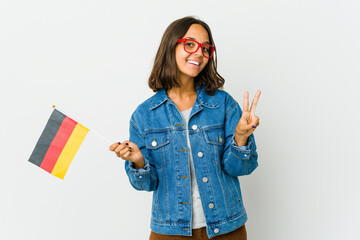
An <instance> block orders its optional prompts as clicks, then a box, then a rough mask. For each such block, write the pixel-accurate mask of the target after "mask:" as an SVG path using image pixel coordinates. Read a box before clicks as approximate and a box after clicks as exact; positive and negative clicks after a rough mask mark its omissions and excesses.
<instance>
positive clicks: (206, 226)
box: [110, 17, 260, 240]
mask: <svg viewBox="0 0 360 240" xmlns="http://www.w3.org/2000/svg"><path fill="white" fill-rule="evenodd" d="M214 52H215V44H214V41H213V38H212V34H211V31H210V28H209V27H208V25H207V24H206V23H204V22H203V21H201V20H198V19H195V18H192V17H185V18H182V19H178V20H176V21H174V22H173V23H171V24H170V25H169V27H168V28H167V29H166V31H165V33H164V35H163V38H162V41H161V43H160V47H159V50H158V52H157V55H156V58H155V62H154V67H153V70H152V72H151V75H150V78H149V86H150V88H151V89H152V90H153V91H154V92H156V94H154V95H153V96H152V97H150V98H149V99H147V100H146V101H144V102H143V103H142V104H140V105H139V106H138V107H137V109H136V110H135V111H134V113H133V114H132V116H131V120H130V138H129V141H127V140H126V141H124V142H122V143H120V142H119V143H114V144H112V145H111V146H110V150H111V151H114V152H115V153H116V155H117V156H118V157H120V158H122V159H124V160H127V161H125V169H126V173H127V175H128V177H129V180H130V183H131V185H132V186H133V187H134V188H135V189H137V190H144V191H153V192H154V193H153V202H152V218H151V224H150V227H151V230H152V231H151V233H150V240H159V239H167V240H168V239H173V240H176V239H210V238H211V239H246V229H245V222H246V220H247V215H246V211H245V208H244V205H243V201H242V196H241V191H240V185H239V180H238V178H237V177H238V176H241V175H247V174H250V173H251V172H252V171H254V169H255V168H256V167H257V166H258V163H257V152H256V145H255V139H254V136H253V134H252V133H253V132H254V131H255V128H256V127H257V126H258V125H259V118H258V117H257V116H256V115H255V114H254V111H255V108H256V105H257V102H258V99H259V97H260V91H258V92H257V93H256V95H255V98H254V100H253V102H252V106H251V108H250V110H249V100H248V98H249V97H248V93H247V92H245V95H244V107H243V112H242V111H241V109H240V107H239V105H238V103H237V102H236V101H235V100H234V99H233V98H232V97H231V96H230V95H229V94H228V93H227V92H225V91H223V90H220V88H222V87H223V85H224V82H225V81H224V79H223V78H222V77H221V76H220V75H219V74H218V73H217V70H216V56H215V54H214ZM240 117H241V118H240Z"/></svg>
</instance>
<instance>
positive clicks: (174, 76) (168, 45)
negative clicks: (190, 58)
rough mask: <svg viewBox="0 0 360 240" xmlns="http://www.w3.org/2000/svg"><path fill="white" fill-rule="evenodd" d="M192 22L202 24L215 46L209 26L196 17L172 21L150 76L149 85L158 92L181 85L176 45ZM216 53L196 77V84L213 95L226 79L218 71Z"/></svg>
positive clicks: (162, 40) (163, 38)
mask: <svg viewBox="0 0 360 240" xmlns="http://www.w3.org/2000/svg"><path fill="white" fill-rule="evenodd" d="M192 24H200V25H201V26H203V27H204V28H205V29H206V31H207V32H208V35H209V41H210V44H211V45H213V46H214V47H215V43H214V40H213V38H212V35H211V31H210V28H209V26H208V25H207V24H206V23H204V22H203V21H201V20H199V19H195V18H194V17H184V18H181V19H178V20H176V21H174V22H172V23H171V24H170V25H169V26H168V27H167V29H166V30H165V32H164V35H163V37H162V39H161V43H160V46H159V49H158V51H157V53H156V57H155V61H154V66H153V69H152V71H151V74H150V77H149V82H148V84H149V87H150V88H151V89H152V90H153V91H154V92H157V91H159V90H160V89H162V88H164V89H165V90H168V89H171V88H172V87H180V86H181V83H180V82H179V79H178V76H179V70H178V67H177V64H176V60H175V47H176V45H177V41H178V40H179V39H180V38H182V37H183V36H184V35H185V34H186V32H187V31H188V29H189V28H190V26H191V25H192ZM216 69H217V59H216V54H214V55H213V56H212V57H211V58H209V61H208V63H207V64H206V66H205V67H204V69H203V70H202V71H201V72H200V73H199V74H198V75H197V76H196V77H195V86H201V85H204V86H205V91H206V93H207V94H209V95H213V94H214V93H215V91H216V89H218V88H223V86H224V83H225V80H224V78H223V77H222V76H220V74H219V73H218V72H217V70H216Z"/></svg>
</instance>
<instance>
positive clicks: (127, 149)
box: [109, 140, 145, 168]
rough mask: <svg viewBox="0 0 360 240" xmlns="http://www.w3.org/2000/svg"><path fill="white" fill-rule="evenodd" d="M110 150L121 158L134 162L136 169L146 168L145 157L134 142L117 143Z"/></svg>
mask: <svg viewBox="0 0 360 240" xmlns="http://www.w3.org/2000/svg"><path fill="white" fill-rule="evenodd" d="M109 149H110V151H113V152H115V153H116V156H118V157H119V158H121V159H123V160H129V161H130V162H133V163H134V164H135V167H136V168H143V167H144V166H145V161H144V157H143V155H142V153H141V151H140V149H139V147H138V146H137V145H136V144H135V143H133V142H130V141H128V140H126V141H124V142H123V143H120V142H117V143H114V144H111V146H110V147H109Z"/></svg>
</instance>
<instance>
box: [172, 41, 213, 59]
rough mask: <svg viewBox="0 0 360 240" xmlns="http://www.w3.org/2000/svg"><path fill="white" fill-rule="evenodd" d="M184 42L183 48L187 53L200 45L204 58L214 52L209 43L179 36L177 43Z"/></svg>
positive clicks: (197, 48)
mask: <svg viewBox="0 0 360 240" xmlns="http://www.w3.org/2000/svg"><path fill="white" fill-rule="evenodd" d="M181 42H182V43H184V50H185V52H187V53H195V52H197V50H199V48H200V47H201V52H202V55H203V56H204V57H206V58H211V57H212V56H213V54H214V52H215V47H214V46H213V45H210V44H202V43H199V42H197V41H195V40H193V39H188V38H181V39H179V40H178V41H177V43H181Z"/></svg>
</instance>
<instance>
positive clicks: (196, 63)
mask: <svg viewBox="0 0 360 240" xmlns="http://www.w3.org/2000/svg"><path fill="white" fill-rule="evenodd" d="M188 63H192V64H195V65H198V66H199V65H200V64H199V63H198V62H195V61H191V60H189V61H188Z"/></svg>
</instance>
